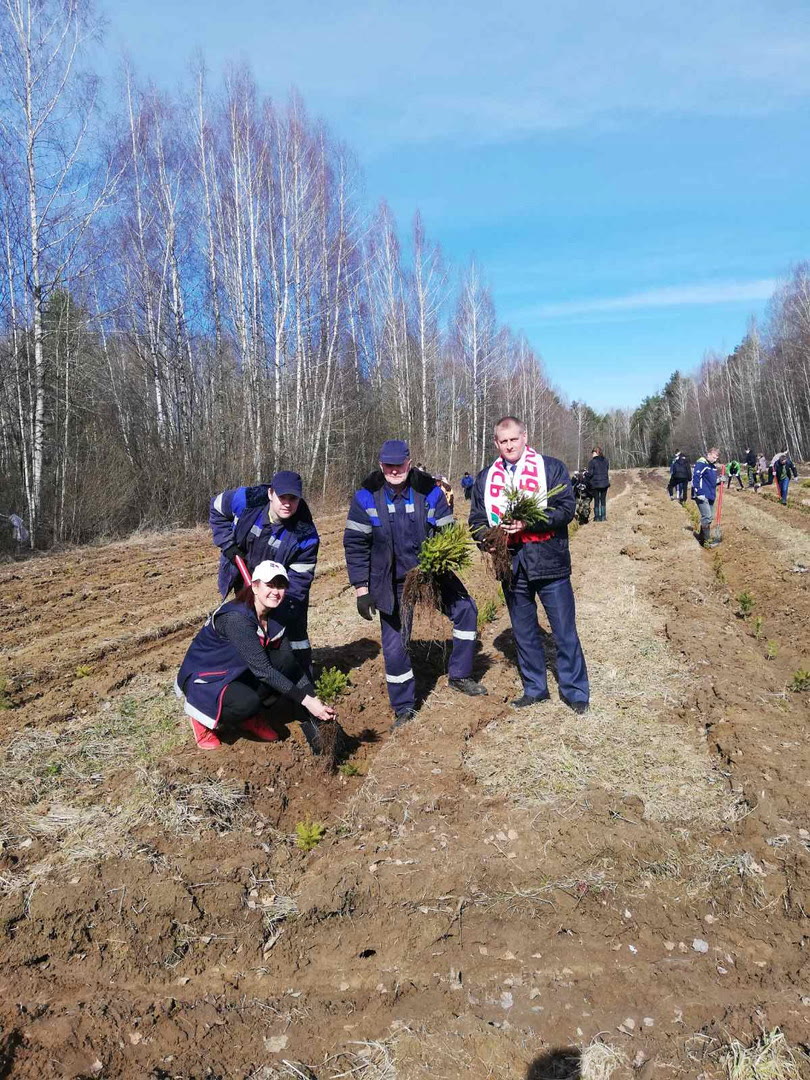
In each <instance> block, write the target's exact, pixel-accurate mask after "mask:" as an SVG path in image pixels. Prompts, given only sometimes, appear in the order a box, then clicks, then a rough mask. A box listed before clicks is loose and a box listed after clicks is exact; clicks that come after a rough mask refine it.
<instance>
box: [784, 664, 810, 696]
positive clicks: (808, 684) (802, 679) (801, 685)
mask: <svg viewBox="0 0 810 1080" xmlns="http://www.w3.org/2000/svg"><path fill="white" fill-rule="evenodd" d="M788 690H790V691H791V692H792V693H794V694H801V693H804V691H805V690H810V669H808V668H799V670H798V671H795V672H794V673H793V678H792V679H791V681H790V685H789V686H788Z"/></svg>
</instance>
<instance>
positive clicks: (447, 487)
mask: <svg viewBox="0 0 810 1080" xmlns="http://www.w3.org/2000/svg"><path fill="white" fill-rule="evenodd" d="M433 479H434V480H435V481H436V486H437V487H440V488H441V489H442V494H443V495H444V497H445V499H446V500H447V505H448V506H449V507H450V509H451V510H452V509H453V504H454V503H455V501H456V496H455V494H454V492H453V488H452V485H451V483H450V481H449V480H448V479H447V477H446V476H434V478H433Z"/></svg>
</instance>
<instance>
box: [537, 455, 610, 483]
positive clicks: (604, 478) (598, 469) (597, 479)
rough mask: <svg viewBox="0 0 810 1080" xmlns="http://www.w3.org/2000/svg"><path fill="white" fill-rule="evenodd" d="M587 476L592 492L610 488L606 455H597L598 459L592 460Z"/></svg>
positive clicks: (586, 471) (587, 469)
mask: <svg viewBox="0 0 810 1080" xmlns="http://www.w3.org/2000/svg"><path fill="white" fill-rule="evenodd" d="M585 476H586V477H587V479H588V486H589V487H590V488H591V490H592V491H602V490H606V489H607V488H609V487H610V478H609V476H608V459H607V458H606V457H605V455H604V454H597V456H596V457H592V458H591V460H590V461H589V462H588V467H587V468H586V470H585ZM548 486H549V487H551V486H552V485H551V484H549V485H548Z"/></svg>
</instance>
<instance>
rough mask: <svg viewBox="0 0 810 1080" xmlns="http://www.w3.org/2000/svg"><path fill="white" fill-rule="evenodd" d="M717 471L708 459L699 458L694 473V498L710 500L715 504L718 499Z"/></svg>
mask: <svg viewBox="0 0 810 1080" xmlns="http://www.w3.org/2000/svg"><path fill="white" fill-rule="evenodd" d="M717 481H718V475H717V469H716V467H715V466H714V465H712V464H710V463H709V462H708V461H707V460H706V458H704V457H699V458H698V459H697V461H696V462H695V468H694V469H693V471H692V498H693V499H700V498H704V499H708V500H709V502H710V503H713V502H714V500H715V499H716V498H717Z"/></svg>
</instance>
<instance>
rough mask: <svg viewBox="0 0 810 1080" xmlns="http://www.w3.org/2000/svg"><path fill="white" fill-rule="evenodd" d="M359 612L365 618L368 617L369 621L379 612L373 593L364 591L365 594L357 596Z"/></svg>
mask: <svg viewBox="0 0 810 1080" xmlns="http://www.w3.org/2000/svg"><path fill="white" fill-rule="evenodd" d="M357 612H358V614H359V615H362V617H363V618H364V619H368V621H369V622H371V620H372V619H373V618H374V616H375V615H376V614H377V609H376V608H375V607H374V601H373V600H372V599H371V593H364V594H363V596H358V597H357Z"/></svg>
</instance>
